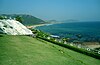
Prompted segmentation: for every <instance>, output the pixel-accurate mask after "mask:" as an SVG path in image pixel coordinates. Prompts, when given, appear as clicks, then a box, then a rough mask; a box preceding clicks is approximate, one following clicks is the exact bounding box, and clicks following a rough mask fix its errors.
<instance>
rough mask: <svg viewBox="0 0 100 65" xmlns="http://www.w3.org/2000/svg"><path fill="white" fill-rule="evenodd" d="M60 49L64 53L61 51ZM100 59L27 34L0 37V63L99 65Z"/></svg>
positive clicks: (6, 64)
mask: <svg viewBox="0 0 100 65" xmlns="http://www.w3.org/2000/svg"><path fill="white" fill-rule="evenodd" d="M59 50H62V51H63V52H64V53H62V51H59ZM99 64H100V60H98V59H94V58H92V57H89V56H86V55H83V54H80V53H77V52H74V51H72V50H69V49H66V48H63V47H60V46H57V45H54V44H52V43H49V42H46V41H43V40H42V41H41V40H39V39H38V40H37V39H34V38H31V37H27V36H3V37H0V65H99Z"/></svg>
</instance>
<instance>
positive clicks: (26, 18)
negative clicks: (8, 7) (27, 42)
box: [0, 14, 45, 26]
mask: <svg viewBox="0 0 100 65" xmlns="http://www.w3.org/2000/svg"><path fill="white" fill-rule="evenodd" d="M1 17H6V18H12V19H14V18H18V17H20V18H21V20H22V21H21V23H22V24H24V25H26V26H29V25H36V24H43V23H45V21H43V20H41V19H39V18H37V17H34V16H32V15H27V14H0V18H1Z"/></svg>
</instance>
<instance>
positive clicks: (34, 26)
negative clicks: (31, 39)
mask: <svg viewBox="0 0 100 65" xmlns="http://www.w3.org/2000/svg"><path fill="white" fill-rule="evenodd" d="M44 25H47V24H37V25H32V26H26V27H27V28H33V29H34V28H36V27H39V26H44Z"/></svg>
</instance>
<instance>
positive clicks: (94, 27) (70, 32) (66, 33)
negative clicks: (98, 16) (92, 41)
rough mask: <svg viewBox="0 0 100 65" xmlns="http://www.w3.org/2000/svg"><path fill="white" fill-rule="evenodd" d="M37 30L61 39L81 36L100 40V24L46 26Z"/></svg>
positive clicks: (76, 23) (80, 23) (79, 23)
mask: <svg viewBox="0 0 100 65" xmlns="http://www.w3.org/2000/svg"><path fill="white" fill-rule="evenodd" d="M37 29H39V30H41V31H44V32H47V33H50V34H53V35H58V36H61V37H75V35H77V34H81V35H82V36H83V38H84V39H87V38H88V39H89V38H100V22H75V23H61V24H53V25H45V26H40V27H37Z"/></svg>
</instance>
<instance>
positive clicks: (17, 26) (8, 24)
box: [0, 19, 33, 35]
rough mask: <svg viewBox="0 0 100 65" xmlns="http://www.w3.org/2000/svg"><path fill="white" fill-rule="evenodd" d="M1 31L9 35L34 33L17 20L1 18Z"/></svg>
mask: <svg viewBox="0 0 100 65" xmlns="http://www.w3.org/2000/svg"><path fill="white" fill-rule="evenodd" d="M0 33H4V34H8V35H32V34H33V33H32V31H31V30H29V29H27V28H26V27H25V26H24V25H23V24H21V23H20V22H19V21H16V20H10V19H3V20H0Z"/></svg>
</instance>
